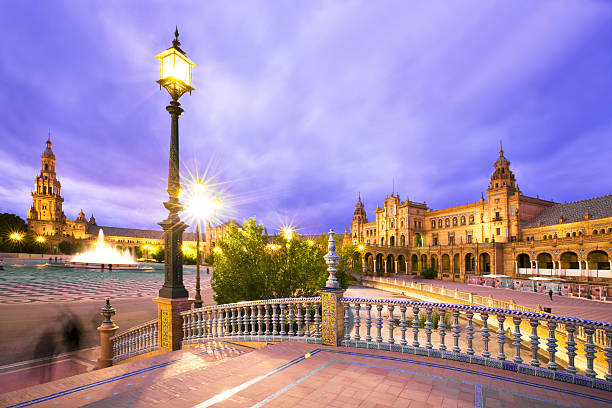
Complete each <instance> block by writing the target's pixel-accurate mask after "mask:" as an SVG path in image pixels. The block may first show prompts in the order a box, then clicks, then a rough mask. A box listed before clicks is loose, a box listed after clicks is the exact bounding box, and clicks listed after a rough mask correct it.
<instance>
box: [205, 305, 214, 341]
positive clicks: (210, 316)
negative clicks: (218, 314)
mask: <svg viewBox="0 0 612 408" xmlns="http://www.w3.org/2000/svg"><path fill="white" fill-rule="evenodd" d="M206 317H207V323H208V336H207V338H209V339H210V338H212V337H213V324H214V311H212V310H209V311H208V312H206Z"/></svg>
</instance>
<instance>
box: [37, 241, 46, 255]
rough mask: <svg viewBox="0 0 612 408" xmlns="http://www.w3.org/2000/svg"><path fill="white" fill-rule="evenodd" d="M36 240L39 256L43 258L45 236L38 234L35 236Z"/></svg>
mask: <svg viewBox="0 0 612 408" xmlns="http://www.w3.org/2000/svg"><path fill="white" fill-rule="evenodd" d="M36 242H38V245H39V246H40V257H41V258H44V254H43V251H44V245H43V244H44V243H45V237H43V236H42V235H39V236H38V237H36Z"/></svg>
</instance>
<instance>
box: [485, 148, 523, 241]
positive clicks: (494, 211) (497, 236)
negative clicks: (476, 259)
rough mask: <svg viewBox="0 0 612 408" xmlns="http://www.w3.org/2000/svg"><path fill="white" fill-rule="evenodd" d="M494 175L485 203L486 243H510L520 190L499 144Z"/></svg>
mask: <svg viewBox="0 0 612 408" xmlns="http://www.w3.org/2000/svg"><path fill="white" fill-rule="evenodd" d="M493 168H494V169H495V170H494V171H493V174H492V175H491V182H490V184H489V188H488V189H487V201H486V203H484V209H485V214H484V220H485V223H486V227H485V230H484V233H483V235H484V239H485V242H486V241H489V240H490V241H489V242H508V241H509V240H510V237H511V235H513V234H514V232H513V231H512V228H511V224H512V220H511V216H513V215H515V214H516V212H515V209H517V208H518V204H517V203H516V202H515V201H517V200H516V198H517V197H516V196H517V195H518V194H517V193H518V188H517V185H516V179H515V177H514V174H513V173H512V171H511V170H510V161H509V160H508V159H506V158H505V157H504V149H503V147H502V143H501V141H500V142H499V157H498V158H497V160H496V161H495V163H493Z"/></svg>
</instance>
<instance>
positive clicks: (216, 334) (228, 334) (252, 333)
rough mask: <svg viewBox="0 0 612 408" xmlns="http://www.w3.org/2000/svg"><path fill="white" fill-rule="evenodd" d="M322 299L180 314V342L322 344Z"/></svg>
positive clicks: (264, 302) (238, 305)
mask: <svg viewBox="0 0 612 408" xmlns="http://www.w3.org/2000/svg"><path fill="white" fill-rule="evenodd" d="M320 311H321V298H320V297H311V298H288V299H270V300H258V301H253V302H240V303H231V304H225V305H217V306H207V307H203V308H199V309H192V310H188V311H185V312H182V313H181V316H182V318H183V340H182V342H181V344H182V345H186V344H193V343H201V342H204V341H208V340H211V339H218V338H223V339H225V340H235V341H282V340H288V339H291V340H300V341H305V342H308V343H315V344H316V343H319V344H320V343H321V313H320Z"/></svg>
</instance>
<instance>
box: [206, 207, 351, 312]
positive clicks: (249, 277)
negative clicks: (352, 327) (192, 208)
mask: <svg viewBox="0 0 612 408" xmlns="http://www.w3.org/2000/svg"><path fill="white" fill-rule="evenodd" d="M268 240H269V239H268V234H267V233H266V232H265V231H264V228H263V226H262V225H261V224H259V225H258V224H257V223H256V221H255V219H253V218H251V219H249V220H248V221H246V222H245V223H244V226H243V227H242V228H239V227H238V226H236V225H230V226H229V228H228V230H227V236H226V237H224V238H223V239H221V240H219V241H218V242H217V247H216V249H215V250H214V251H215V252H214V257H213V262H214V263H213V265H214V268H215V269H214V273H213V276H212V279H211V286H212V288H213V290H214V291H215V297H214V298H215V301H217V303H220V304H221V303H231V302H240V301H249V300H258V299H276V298H287V297H308V296H315V295H316V294H317V292H318V290H319V289H320V288H321V287H322V286H324V285H325V281H326V280H327V276H328V274H327V266H326V265H325V262H324V260H323V255H324V254H325V253H326V252H327V243H325V246H322V245H321V244H320V243H319V242H311V241H305V240H303V239H302V237H301V236H299V235H297V234H294V236H293V237H292V238H291V239H287V238H285V237H284V236H282V235H281V236H279V237H276V239H275V240H274V243H272V244H269V243H268ZM337 276H338V280H339V282H340V284H341V285H344V286H345V281H346V279H344V273H343V272H339V273H338V275H337Z"/></svg>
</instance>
